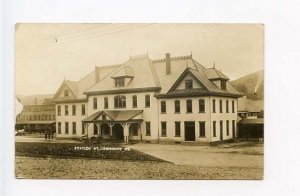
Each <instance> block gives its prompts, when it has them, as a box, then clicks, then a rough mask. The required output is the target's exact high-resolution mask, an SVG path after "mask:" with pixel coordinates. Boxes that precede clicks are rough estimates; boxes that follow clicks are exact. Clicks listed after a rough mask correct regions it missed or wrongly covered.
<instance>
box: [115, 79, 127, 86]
mask: <svg viewBox="0 0 300 196" xmlns="http://www.w3.org/2000/svg"><path fill="white" fill-rule="evenodd" d="M124 84H125V79H124V78H115V87H122V86H124Z"/></svg>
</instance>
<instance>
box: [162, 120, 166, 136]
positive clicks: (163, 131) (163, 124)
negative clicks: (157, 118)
mask: <svg viewBox="0 0 300 196" xmlns="http://www.w3.org/2000/svg"><path fill="white" fill-rule="evenodd" d="M161 136H162V137H166V136H167V122H161Z"/></svg>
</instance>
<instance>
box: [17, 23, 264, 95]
mask: <svg viewBox="0 0 300 196" xmlns="http://www.w3.org/2000/svg"><path fill="white" fill-rule="evenodd" d="M15 29H16V35H15V39H16V59H15V60H16V65H15V68H16V71H15V93H16V95H33V94H54V93H55V92H56V91H57V90H58V88H59V87H60V85H61V83H62V82H63V80H64V79H65V80H72V81H78V80H80V79H81V78H83V77H84V76H86V75H87V74H89V73H91V72H92V71H93V70H94V69H95V66H106V65H112V64H120V63H124V62H125V61H127V60H129V57H130V56H134V55H139V54H145V53H148V56H149V58H151V59H160V58H165V53H170V54H171V56H172V57H174V56H185V55H190V54H191V53H192V55H193V58H194V59H195V60H196V61H198V62H199V63H201V64H202V65H204V66H205V67H207V68H209V67H213V65H215V67H216V68H217V69H219V70H221V71H222V72H223V73H224V74H225V75H227V76H228V77H229V78H230V79H231V80H234V79H238V78H240V77H242V76H245V75H247V74H250V73H253V72H256V71H259V70H262V69H263V68H264V26H263V25H260V24H161V23H159V24H150V23H148V24H108V23H107V24H88V23H86V24H54V23H52V24H34V23H30V24H29V23H27V24H26V23H21V24H16V26H15Z"/></svg>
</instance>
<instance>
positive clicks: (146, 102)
mask: <svg viewBox="0 0 300 196" xmlns="http://www.w3.org/2000/svg"><path fill="white" fill-rule="evenodd" d="M145 107H146V108H149V107H150V95H145Z"/></svg>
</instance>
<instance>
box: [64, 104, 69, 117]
mask: <svg viewBox="0 0 300 196" xmlns="http://www.w3.org/2000/svg"><path fill="white" fill-rule="evenodd" d="M68 115H69V106H68V105H65V116H68Z"/></svg>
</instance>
